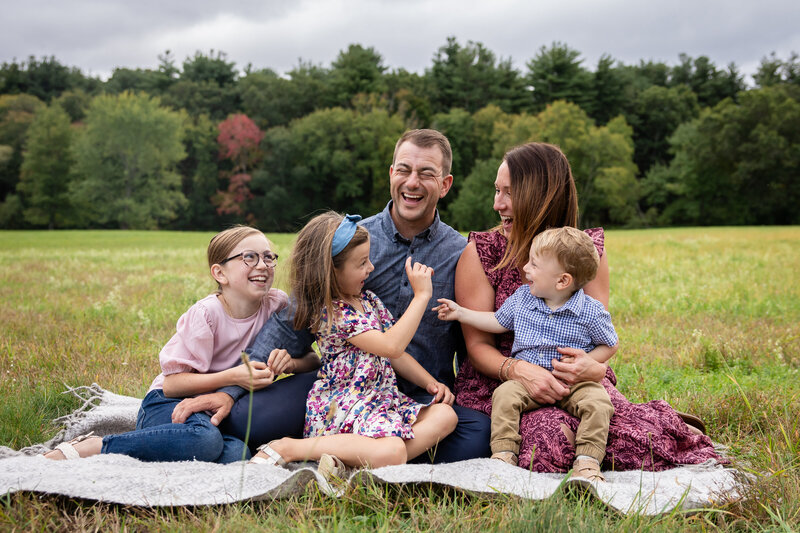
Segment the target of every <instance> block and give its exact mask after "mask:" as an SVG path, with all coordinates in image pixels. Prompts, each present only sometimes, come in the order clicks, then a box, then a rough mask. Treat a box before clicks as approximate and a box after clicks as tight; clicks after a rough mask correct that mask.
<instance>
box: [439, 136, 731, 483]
mask: <svg viewBox="0 0 800 533" xmlns="http://www.w3.org/2000/svg"><path fill="white" fill-rule="evenodd" d="M494 210H495V211H497V212H498V214H499V215H500V219H501V225H500V226H498V227H497V228H495V229H493V230H491V231H488V232H474V233H471V234H470V236H469V244H468V245H467V247H466V249H465V250H464V252H463V253H462V255H461V258H460V259H459V263H458V267H457V268H456V300H457V302H458V303H459V304H460V305H463V306H465V307H467V308H470V309H476V310H481V311H493V310H497V309H498V308H499V307H500V306H501V305H502V303H503V302H504V301H505V299H506V298H507V297H508V296H510V295H511V294H512V293H513V292H514V291H515V290H516V289H517V288H518V287H519V286H520V285H521V284H522V283H523V279H524V276H523V275H522V274H521V268H522V266H523V265H524V263H525V261H526V260H527V255H528V250H529V248H530V244H531V241H532V240H533V237H534V236H535V235H537V234H538V233H540V232H542V231H543V230H545V229H547V228H548V227H562V226H573V227H574V226H577V223H578V199H577V192H576V189H575V181H574V179H573V177H572V171H571V169H570V166H569V162H568V161H567V158H566V157H565V156H564V154H563V153H562V152H561V150H559V149H558V148H557V147H556V146H553V145H549V144H544V143H529V144H526V145H523V146H519V147H517V148H514V149H512V150H510V151H509V152H508V153H506V155H505V156H504V158H503V163H502V164H501V165H500V168H499V169H498V171H497V180H496V181H495V198H494ZM586 232H587V233H588V234H589V235H590V236H591V237H592V239H593V240H594V242H595V246H596V247H597V249H598V252H599V254H600V267H599V269H598V273H597V277H596V278H595V279H594V280H593V281H592V282H590V283H589V284H587V285H586V286H585V287H584V291H585V292H586V294H588V295H590V296H592V297H594V298H595V299H597V300H599V301H600V302H602V303H603V305H605V306H606V307H608V296H609V272H608V258H607V257H606V254H605V253H604V249H603V230H602V229H601V228H595V229H592V230H586ZM462 329H463V332H464V340H465V343H466V347H467V353H468V355H469V358H468V360H467V361H465V362H464V364H463V365H462V367H461V368H460V369H459V372H458V375H457V377H456V384H455V389H456V403H458V404H459V405H462V406H465V407H470V408H472V409H477V410H479V411H482V412H484V413H486V414H489V413H490V411H491V400H492V392H493V391H494V389H495V388H496V387H497V386H498V385H499V384H500V381H499V377H498V370H499V369H500V368H501V366H502V364H503V361H504V360H505V358H506V357H508V356H509V355H510V352H511V344H512V341H513V334H512V333H506V334H503V335H498V336H497V337H495V336H494V335H492V334H489V333H484V332H481V331H479V330H476V329H474V328H471V327H469V326H462ZM562 353H563V354H564V357H563V360H562V361H560V362H559V361H555V362H554V363H553V368H554V370H553V372H552V373H551V372H549V371H548V370H545V369H543V368H541V367H539V366H537V365H534V364H531V363H527V362H525V361H520V362H519V363H517V364H515V365H513V367H512V369H511V372H510V375H509V379H514V380H517V381H520V382H522V383H523V385H525V387H526V389H527V390H528V392H529V393H530V395H531V397H532V398H533V399H534V400H536V401H537V402H539V403H554V402H555V401H556V400H558V399H561V398H562V397H564V396H565V395H566V394H567V393H568V392H569V389H568V388H567V386H569V385H571V384H574V383H577V382H580V381H586V380H591V381H598V382H601V383H602V385H603V386H604V387H605V388H606V390H607V391H608V394H609V396H610V397H611V401H612V403H613V404H614V409H615V414H614V416H613V417H612V419H611V425H610V428H609V437H608V447H607V452H606V460H605V462H604V468H605V469H610V468H613V469H616V470H630V469H645V470H663V469H666V468H669V467H671V466H674V465H676V464H687V463H700V462H703V461H705V460H707V459H712V458H713V459H719V457H718V456H717V454H716V453H715V452H714V448H713V446H712V444H711V440H710V439H709V438H708V437H706V436H705V435H703V434H702V432H701V431H697V430H692V429H690V428H689V427H688V426H687V425H686V423H684V421H683V420H682V419H681V417H680V415H679V414H678V413H677V412H676V411H675V410H673V409H672V408H671V407H670V406H669V405H668V404H667V403H666V402H663V401H653V402H649V403H646V404H632V403H630V402H629V401H628V400H627V399H625V397H624V396H622V394H620V392H619V391H618V390H617V389H616V387H615V384H616V376H615V375H614V372H613V371H612V370H611V369H610V368H607V366H606V365H604V364H602V363H598V362H596V361H594V360H593V359H591V358H590V357H588V356H586V355H585V354H584V353H583V352H579V351H573V350H570V349H564V350H563V352H562ZM559 380H560V381H559ZM562 382H563V383H562ZM564 384H566V385H567V386H565V385H564ZM701 424H702V423H701ZM577 426H578V419H577V418H575V417H572V416H570V415H568V414H567V413H566V412H564V411H562V410H560V409H557V408H555V407H547V408H543V409H538V410H535V411H531V412H528V413H525V414H524V415H523V416H522V420H521V424H520V433H521V435H522V445H521V447H520V452H519V466H521V467H523V468H530V469H531V470H534V471H537V472H564V471H567V470H569V468H570V466H571V465H572V463H573V460H574V449H575V447H574V435H575V431H576V429H577ZM533 450H535V453H534V454H533V457H531V455H532V453H531V452H532V451H533Z"/></svg>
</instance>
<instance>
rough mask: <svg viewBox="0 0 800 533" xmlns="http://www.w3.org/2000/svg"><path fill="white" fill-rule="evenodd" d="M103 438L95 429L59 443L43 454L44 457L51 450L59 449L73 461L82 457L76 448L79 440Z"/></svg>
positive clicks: (68, 459)
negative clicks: (96, 433)
mask: <svg viewBox="0 0 800 533" xmlns="http://www.w3.org/2000/svg"><path fill="white" fill-rule="evenodd" d="M102 438H103V437H101V436H100V435H95V434H94V431H90V432H89V433H87V434H86V435H80V436H78V437H75V438H74V439H72V440H71V441H69V442H62V443H61V444H59V445H58V446H56V447H55V448H53V449H52V450H50V451H49V452H46V453H45V454H44V455H43V457H44V456H46V455H47V454H48V453H51V452H54V451H56V450H58V451H59V452H61V453H63V454H64V459H65V460H67V461H71V460H73V459H81V454H79V453H78V450H76V449H75V444H78V443H79V442H83V441H85V440H86V439H102ZM45 458H46V459H51V460H56V461H57V460H58V459H53V458H52V457H45Z"/></svg>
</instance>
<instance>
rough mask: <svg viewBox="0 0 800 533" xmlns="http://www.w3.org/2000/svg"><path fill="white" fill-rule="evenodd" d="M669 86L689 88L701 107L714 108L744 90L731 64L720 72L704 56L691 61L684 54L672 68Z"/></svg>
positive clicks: (741, 79) (738, 75) (735, 69)
mask: <svg viewBox="0 0 800 533" xmlns="http://www.w3.org/2000/svg"><path fill="white" fill-rule="evenodd" d="M669 85H670V86H672V87H677V86H681V85H684V86H686V87H689V88H690V89H691V90H692V91H693V92H694V93H695V94H696V95H697V100H698V102H699V103H700V105H701V106H703V107H706V106H714V105H716V104H717V103H719V102H720V101H721V100H723V99H725V98H735V97H736V95H737V93H739V91H742V90H744V88H745V85H744V81H743V78H742V76H741V75H740V74H739V72H738V70H737V68H736V65H734V64H733V63H731V64H730V65H728V69H727V70H726V71H722V70H718V69H717V67H716V66H715V65H714V63H713V62H712V61H711V60H710V59H709V58H708V57H706V56H700V57H698V58H697V59H692V58H691V57H689V56H688V55H686V54H681V55H680V64H678V65H676V66H675V67H673V68H672V71H671V73H670V81H669Z"/></svg>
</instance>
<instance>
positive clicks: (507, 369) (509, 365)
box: [503, 357, 519, 381]
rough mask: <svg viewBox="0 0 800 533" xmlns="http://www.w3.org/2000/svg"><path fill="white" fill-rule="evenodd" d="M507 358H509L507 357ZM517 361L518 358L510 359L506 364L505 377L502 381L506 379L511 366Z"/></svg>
mask: <svg viewBox="0 0 800 533" xmlns="http://www.w3.org/2000/svg"><path fill="white" fill-rule="evenodd" d="M509 359H511V358H510V357H509ZM517 361H519V359H511V362H510V363H509V364H508V367H507V368H506V373H505V379H504V380H503V381H508V373H509V372H511V367H512V366H514V365H515V364H516V362H517Z"/></svg>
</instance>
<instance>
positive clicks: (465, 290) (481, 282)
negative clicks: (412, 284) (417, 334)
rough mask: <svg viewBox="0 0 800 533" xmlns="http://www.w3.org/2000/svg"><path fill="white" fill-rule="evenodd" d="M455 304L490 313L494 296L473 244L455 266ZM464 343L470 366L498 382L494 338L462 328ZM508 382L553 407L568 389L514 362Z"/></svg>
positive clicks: (544, 372) (535, 368)
mask: <svg viewBox="0 0 800 533" xmlns="http://www.w3.org/2000/svg"><path fill="white" fill-rule="evenodd" d="M455 289H456V302H458V304H459V305H463V306H464V307H467V308H468V309H474V310H475V311H494V299H495V292H494V289H493V288H492V285H491V284H490V283H489V280H488V278H487V277H486V274H485V273H484V271H483V266H482V265H481V261H480V258H479V257H478V250H477V249H476V247H475V243H474V242H471V243H469V244H467V247H466V248H465V249H464V251H463V252H462V253H461V257H460V258H459V260H458V265H457V266H456V287H455ZM461 330H462V331H463V333H464V342H465V344H466V347H467V354H468V356H469V361H470V363H472V366H473V367H474V368H475V370H477V371H478V372H480V373H481V374H484V375H485V376H488V377H490V378H492V379H500V378H499V377H498V373H499V371H500V367H501V366H502V365H503V363H504V362H505V361H506V360H507V358H506V357H505V356H504V355H503V354H501V353H500V352H499V351H498V349H497V347H496V346H495V340H494V335H492V334H491V333H485V332H483V331H480V330H478V329H475V328H473V327H471V326H467V325H466V324H462V326H461ZM509 378H511V379H514V380H517V381H520V382H521V383H522V384H523V385H525V388H526V389H527V391H528V393H529V394H530V395H531V398H533V399H534V400H535V401H537V402H539V403H542V404H550V403H555V402H556V401H558V400H560V399H561V398H563V397H564V396H566V395H567V394H569V389H568V388H566V387H565V386H564V385H562V384H561V383H560V382H559V381H558V380H557V379H555V378H554V377H553V374H552V373H550V372H549V371H548V370H546V369H544V368H542V367H540V366H538V365H534V364H531V363H528V362H527V361H521V360H518V361H517V362H516V363H514V364H513V365H511V370H510V371H509Z"/></svg>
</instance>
